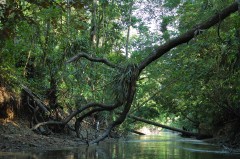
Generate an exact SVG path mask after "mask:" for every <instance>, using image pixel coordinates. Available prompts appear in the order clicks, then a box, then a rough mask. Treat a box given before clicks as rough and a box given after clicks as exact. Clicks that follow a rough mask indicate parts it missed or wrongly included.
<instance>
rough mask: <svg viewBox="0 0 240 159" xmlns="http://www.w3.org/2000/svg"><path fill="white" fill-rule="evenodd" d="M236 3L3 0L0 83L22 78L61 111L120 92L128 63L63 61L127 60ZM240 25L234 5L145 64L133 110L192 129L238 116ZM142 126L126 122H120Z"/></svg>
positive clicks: (115, 96) (14, 82)
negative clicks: (228, 13) (231, 10)
mask: <svg viewBox="0 0 240 159" xmlns="http://www.w3.org/2000/svg"><path fill="white" fill-rule="evenodd" d="M232 2H233V0H224V1H223V0H221V3H219V0H199V1H193V0H156V1H149V0H135V1H134V0H124V1H122V0H91V1H89V0H82V1H72V0H66V1H62V0H55V1H51V0H47V1H46V0H38V1H32V0H19V1H15V0H9V1H7V3H6V4H5V5H0V8H1V10H0V19H1V23H0V35H1V36H0V39H1V40H0V46H1V48H0V49H1V50H0V57H1V58H0V79H1V83H4V84H6V85H9V86H11V87H15V88H19V90H20V87H19V86H21V85H26V86H28V87H29V88H31V89H32V90H33V91H34V92H35V93H36V94H38V95H39V96H41V98H42V99H46V104H47V105H49V107H50V108H52V109H55V108H61V109H63V110H64V111H66V112H67V111H69V110H76V109H79V108H81V106H82V105H84V104H86V103H89V102H100V103H111V102H112V99H116V100H122V99H123V98H125V97H124V93H126V89H127V88H124V87H122V86H123V85H124V82H126V81H124V80H126V79H127V77H128V76H130V74H128V73H129V72H128V70H126V71H125V74H120V73H119V71H116V70H115V69H112V68H109V67H108V66H106V65H104V64H101V63H93V62H91V61H88V60H86V59H79V60H78V61H77V62H75V63H66V61H67V60H69V59H70V58H71V57H73V56H75V55H76V54H78V53H81V52H83V53H85V54H87V55H89V56H91V57H98V58H106V59H108V60H109V61H111V62H112V63H114V64H116V65H119V66H120V67H122V68H125V67H126V66H127V65H129V64H133V63H139V62H140V61H142V60H143V59H144V58H146V57H147V56H148V55H149V54H151V53H152V52H153V51H154V50H155V49H156V48H157V46H158V45H161V44H163V43H165V42H167V41H168V40H169V39H171V38H174V37H177V36H178V35H180V34H181V33H184V32H186V31H187V30H188V29H189V28H191V27H193V26H196V24H199V23H200V22H202V21H204V20H205V19H207V18H209V17H211V16H212V15H213V14H215V13H216V12H219V11H220V10H222V9H223V8H224V7H226V6H228V5H230V4H231V3H232ZM239 28H240V17H239V13H234V14H232V15H231V16H230V17H228V18H227V19H225V20H222V21H221V22H219V23H218V25H216V26H214V27H212V28H211V29H208V30H200V31H201V32H202V34H201V35H200V36H198V37H196V38H194V39H193V40H191V41H190V42H189V43H186V44H183V45H181V46H179V47H177V48H175V49H172V50H171V51H169V52H168V53H167V54H165V55H164V56H162V57H161V58H160V59H159V60H157V61H156V62H154V63H153V64H151V65H149V66H148V67H147V68H146V69H144V71H143V72H142V74H141V75H140V79H139V80H138V83H137V94H136V96H135V99H134V102H133V106H132V108H131V110H130V113H131V114H133V115H136V116H140V117H144V118H146V119H154V120H156V121H159V122H162V123H168V124H173V125H175V126H178V127H182V126H184V127H188V128H189V129H197V128H198V127H199V125H200V124H201V123H204V124H206V125H208V127H211V128H214V129H216V127H217V126H219V125H222V124H224V123H226V122H228V121H231V120H235V119H239V118H240V113H239V112H240V111H239V110H240V105H239V100H240V95H239V92H240V78H239V77H240V72H239V67H240V29H239ZM130 73H131V72H130ZM121 79H122V80H121ZM121 83H123V84H121ZM119 98H120V99H119ZM119 109H120V110H121V108H119ZM117 114H118V113H117V111H116V112H110V113H104V112H102V113H101V118H103V120H105V121H106V122H107V121H108V119H109V118H111V119H115V118H116V116H117ZM138 126H141V125H136V124H132V120H128V121H127V122H126V123H125V124H123V125H122V128H124V129H125V128H133V129H135V128H136V127H138Z"/></svg>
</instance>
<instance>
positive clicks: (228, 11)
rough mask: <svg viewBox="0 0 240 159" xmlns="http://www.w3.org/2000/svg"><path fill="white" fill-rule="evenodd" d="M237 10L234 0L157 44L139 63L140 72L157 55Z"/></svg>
mask: <svg viewBox="0 0 240 159" xmlns="http://www.w3.org/2000/svg"><path fill="white" fill-rule="evenodd" d="M237 10H238V3H237V2H235V3H233V4H232V5H230V6H228V7H227V8H225V9H223V10H222V11H221V12H219V13H217V14H215V15H214V16H212V17H211V18H209V19H208V20H207V21H205V22H203V23H200V24H198V25H196V26H195V27H193V28H192V29H190V30H189V31H187V32H186V33H184V34H182V35H180V36H178V37H176V38H174V39H171V40H170V41H168V42H166V43H165V44H163V45H161V46H159V47H158V48H157V50H156V51H155V52H154V53H152V54H151V55H149V56H148V57H147V58H146V59H144V60H143V61H142V62H141V63H140V65H139V70H140V72H141V71H142V70H143V69H144V68H145V67H147V66H148V65H149V64H151V63H152V62H153V61H155V60H157V59H158V58H159V57H161V56H162V55H164V54H165V53H167V52H168V51H170V50H171V49H173V48H175V47H176V46H178V45H181V44H183V43H187V42H188V41H190V40H191V39H193V38H194V37H195V36H197V35H199V34H201V33H202V30H206V29H209V28H210V27H212V26H214V25H215V24H217V23H218V22H220V21H222V20H223V19H225V18H227V17H228V16H229V15H230V14H232V13H234V12H236V11H237Z"/></svg>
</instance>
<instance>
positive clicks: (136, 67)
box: [32, 2, 240, 143]
mask: <svg viewBox="0 0 240 159" xmlns="http://www.w3.org/2000/svg"><path fill="white" fill-rule="evenodd" d="M239 5H240V4H239V3H238V2H234V3H233V4H231V5H230V6H228V7H226V8H225V9H223V10H222V11H220V12H218V13H216V14H214V15H213V16H212V17H210V18H209V19H207V20H206V21H204V22H201V23H199V24H197V25H196V26H195V27H193V28H191V29H190V30H188V31H187V32H185V33H183V34H181V35H179V36H178V37H176V38H173V39H170V40H169V41H167V42H166V43H165V44H163V45H161V46H159V47H158V48H157V49H155V51H154V52H152V53H151V54H149V55H148V56H147V57H146V58H145V59H143V60H142V61H141V62H140V63H135V64H129V65H127V66H120V65H116V64H113V63H112V62H110V61H109V60H108V59H104V58H98V57H93V56H91V55H90V54H89V53H86V52H80V53H78V54H76V55H75V56H73V57H72V58H70V59H69V60H68V61H67V62H66V63H67V64H68V65H70V63H73V62H75V61H78V60H80V59H83V58H84V59H85V60H88V61H90V62H93V63H101V64H104V65H106V66H107V67H109V68H111V69H114V70H116V71H117V72H118V75H116V80H115V82H114V83H113V84H114V85H116V87H118V92H116V93H115V98H114V99H113V101H112V104H105V103H98V102H92V103H87V104H85V105H83V106H81V107H80V108H79V109H77V110H75V111H73V112H72V113H71V114H70V115H69V116H67V117H66V118H65V119H63V120H62V121H59V122H56V121H46V122H42V123H38V124H37V125H35V126H34V127H33V128H32V129H37V128H39V127H40V126H43V125H51V124H58V125H63V126H65V125H66V124H67V123H68V122H69V121H70V120H71V119H72V118H73V117H77V119H76V121H75V131H76V133H77V135H78V136H79V129H80V126H81V122H82V121H83V120H84V119H85V118H86V117H88V116H91V115H92V114H94V113H96V112H103V111H107V112H112V111H115V112H116V114H117V118H116V119H114V120H112V121H111V123H110V124H109V125H108V127H106V129H105V131H104V132H103V133H102V134H101V135H99V136H97V137H96V138H94V139H93V140H91V141H89V143H97V142H99V141H101V140H104V139H105V138H106V137H107V136H108V135H109V134H110V132H111V131H112V130H113V128H115V127H116V126H118V125H120V124H122V123H123V122H124V121H125V119H126V117H127V116H128V113H129V111H130V109H131V106H132V103H133V100H134V96H135V94H136V89H137V81H138V80H139V76H140V75H141V73H142V72H143V70H144V69H145V68H146V67H147V66H149V65H150V64H151V63H153V62H154V61H156V60H157V59H159V58H160V57H161V56H163V55H164V54H166V53H167V52H168V51H170V50H171V49H173V48H175V47H177V46H179V45H181V44H184V43H187V42H189V41H190V40H191V39H193V38H196V37H197V36H198V35H200V34H202V33H203V32H204V31H205V30H207V29H209V28H210V27H212V26H214V25H216V24H217V23H219V22H221V21H223V20H224V19H225V18H227V17H229V16H230V15H231V14H232V13H234V12H236V11H238V10H239Z"/></svg>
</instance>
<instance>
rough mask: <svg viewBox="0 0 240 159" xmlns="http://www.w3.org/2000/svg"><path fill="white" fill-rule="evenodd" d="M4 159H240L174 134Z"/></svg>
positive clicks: (5, 154)
mask: <svg viewBox="0 0 240 159" xmlns="http://www.w3.org/2000/svg"><path fill="white" fill-rule="evenodd" d="M0 158H1V159H10V158H11V159H12V158H18V159H56V158H57V159H75V158H76V159H83V158H84V159H239V158H240V154H236V153H235V154H234V153H229V152H227V151H224V150H223V149H221V148H220V147H218V146H216V145H213V144H209V143H205V142H203V141H199V140H194V139H187V138H181V137H179V136H177V135H175V134H171V133H163V134H161V135H158V136H132V137H129V139H127V140H119V141H118V142H107V143H100V144H99V145H91V146H89V147H86V146H80V147H78V148H61V149H55V150H48V151H35V152H28V153H25V152H22V153H11V152H0Z"/></svg>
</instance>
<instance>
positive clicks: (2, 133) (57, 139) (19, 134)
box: [0, 120, 84, 152]
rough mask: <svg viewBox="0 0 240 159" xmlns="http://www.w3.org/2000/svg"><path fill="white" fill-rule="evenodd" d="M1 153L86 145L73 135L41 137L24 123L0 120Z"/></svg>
mask: <svg viewBox="0 0 240 159" xmlns="http://www.w3.org/2000/svg"><path fill="white" fill-rule="evenodd" d="M0 141H1V142H0V151H5V152H6V151H24V150H45V149H53V148H59V147H76V146H78V145H81V144H84V143H83V142H81V141H80V140H79V139H78V138H76V137H74V136H73V135H66V134H51V135H48V136H44V135H39V134H36V133H34V132H33V131H31V130H30V129H29V128H28V127H27V125H26V124H25V122H23V121H6V120H0Z"/></svg>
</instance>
